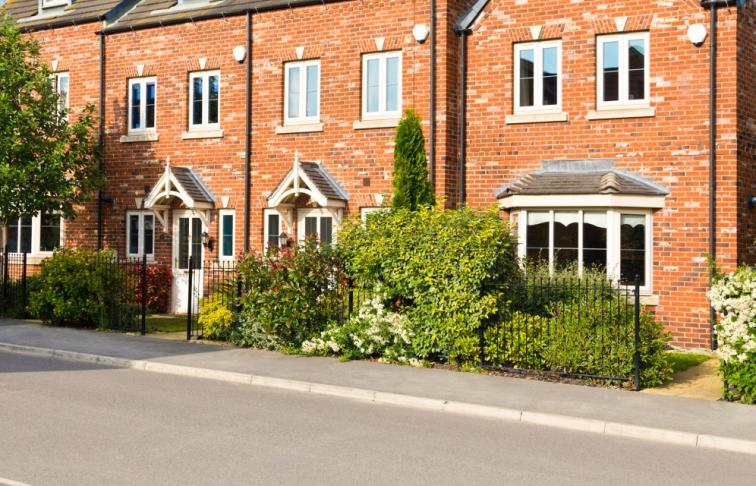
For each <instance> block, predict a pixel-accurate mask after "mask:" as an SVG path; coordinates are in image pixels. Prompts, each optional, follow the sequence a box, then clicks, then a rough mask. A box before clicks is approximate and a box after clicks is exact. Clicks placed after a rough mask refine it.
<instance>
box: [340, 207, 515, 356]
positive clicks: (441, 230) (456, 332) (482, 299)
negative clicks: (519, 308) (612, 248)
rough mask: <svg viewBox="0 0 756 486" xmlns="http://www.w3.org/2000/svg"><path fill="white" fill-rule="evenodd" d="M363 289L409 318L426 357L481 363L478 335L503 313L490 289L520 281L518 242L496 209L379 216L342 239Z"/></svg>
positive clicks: (350, 227)
mask: <svg viewBox="0 0 756 486" xmlns="http://www.w3.org/2000/svg"><path fill="white" fill-rule="evenodd" d="M339 248H340V251H341V254H342V255H343V257H344V259H345V262H346V265H347V268H348V273H349V275H350V276H351V277H352V278H353V279H354V281H355V283H356V284H357V286H359V287H361V288H367V289H373V288H376V287H380V289H381V293H382V294H384V295H385V296H386V299H387V301H388V302H390V303H392V307H393V310H395V311H397V312H400V313H401V314H404V315H406V316H407V317H408V318H409V320H410V322H411V327H412V332H413V336H414V337H413V346H414V351H415V353H416V355H417V356H418V357H419V358H420V359H433V360H438V361H451V362H454V363H457V364H461V363H464V362H477V356H478V351H479V346H478V338H477V331H478V327H479V326H480V324H481V323H482V322H483V321H485V320H486V319H488V318H489V317H490V316H491V315H493V314H495V313H496V312H497V311H498V310H499V301H498V299H497V298H496V296H495V295H494V293H493V292H491V291H490V288H491V287H490V285H493V284H496V285H500V286H504V287H506V285H507V282H510V281H511V280H512V279H513V278H516V277H517V276H518V275H519V272H520V271H519V268H518V266H517V261H516V257H515V241H514V238H513V237H512V234H511V232H510V228H509V225H508V224H507V223H506V222H505V221H503V220H502V218H501V217H500V215H499V214H498V212H496V211H482V212H481V211H474V210H471V209H460V210H443V209H439V208H421V209H419V210H418V211H409V210H406V209H398V210H392V211H386V212H379V213H373V214H371V215H370V216H369V217H368V218H367V221H366V223H364V224H363V223H362V222H361V221H355V220H353V221H351V222H350V223H348V224H346V225H345V227H344V228H343V229H342V230H341V232H340V233H339Z"/></svg>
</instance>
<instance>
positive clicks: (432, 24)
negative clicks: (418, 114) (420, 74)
mask: <svg viewBox="0 0 756 486" xmlns="http://www.w3.org/2000/svg"><path fill="white" fill-rule="evenodd" d="M430 9H431V18H430V35H431V39H430V40H431V45H430V170H429V172H430V173H429V174H428V176H429V178H430V184H431V189H433V191H434V192H435V191H436V0H431V4H430Z"/></svg>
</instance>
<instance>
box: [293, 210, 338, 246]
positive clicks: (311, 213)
mask: <svg viewBox="0 0 756 486" xmlns="http://www.w3.org/2000/svg"><path fill="white" fill-rule="evenodd" d="M297 230H298V234H299V240H300V241H304V240H305V239H306V238H310V237H313V238H316V239H317V241H318V243H320V244H321V245H330V244H331V243H333V241H334V218H333V215H332V214H331V212H330V211H328V210H326V209H308V210H304V211H300V214H299V228H298V229H297Z"/></svg>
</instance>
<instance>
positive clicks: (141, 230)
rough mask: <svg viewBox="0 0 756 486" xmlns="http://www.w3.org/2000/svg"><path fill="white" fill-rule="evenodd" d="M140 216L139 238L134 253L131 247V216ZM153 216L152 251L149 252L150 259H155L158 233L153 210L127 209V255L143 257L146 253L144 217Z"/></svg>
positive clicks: (129, 256) (148, 257)
mask: <svg viewBox="0 0 756 486" xmlns="http://www.w3.org/2000/svg"><path fill="white" fill-rule="evenodd" d="M132 216H139V223H138V224H139V239H138V240H137V241H138V243H137V247H138V248H137V252H136V253H132V252H131V251H129V250H130V248H129V242H130V241H131V217H132ZM145 216H152V253H148V254H147V259H148V260H154V259H155V233H157V218H156V217H155V214H153V212H152V211H126V256H127V257H128V258H142V256H143V255H144V217H145Z"/></svg>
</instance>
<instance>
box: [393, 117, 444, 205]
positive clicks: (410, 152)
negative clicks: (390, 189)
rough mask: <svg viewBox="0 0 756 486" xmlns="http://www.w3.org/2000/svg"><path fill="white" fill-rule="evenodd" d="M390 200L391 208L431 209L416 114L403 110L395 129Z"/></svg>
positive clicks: (423, 152) (430, 191)
mask: <svg viewBox="0 0 756 486" xmlns="http://www.w3.org/2000/svg"><path fill="white" fill-rule="evenodd" d="M393 179H394V182H393V185H394V198H393V200H392V202H391V205H392V207H394V208H395V209H399V208H405V209H409V210H410V211H416V210H417V209H418V208H419V207H422V206H433V205H434V204H435V197H434V194H433V188H432V187H431V184H430V180H429V179H428V167H427V159H426V157H425V138H424V137H423V129H422V127H421V126H420V115H418V114H417V112H416V111H414V110H407V111H406V112H405V113H404V117H402V121H401V122H400V123H399V126H398V127H397V129H396V145H395V146H394V178H393Z"/></svg>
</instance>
